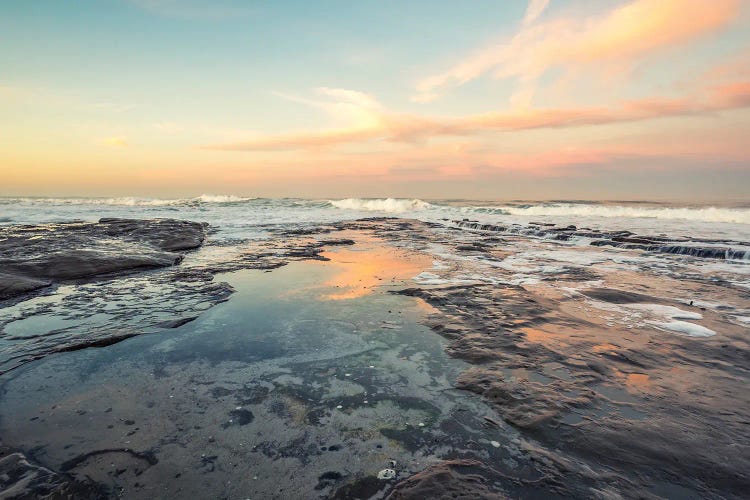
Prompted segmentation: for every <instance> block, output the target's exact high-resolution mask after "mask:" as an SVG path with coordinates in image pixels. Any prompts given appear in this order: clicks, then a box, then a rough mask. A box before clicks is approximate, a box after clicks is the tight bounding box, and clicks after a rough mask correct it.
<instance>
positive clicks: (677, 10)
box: [415, 0, 740, 104]
mask: <svg viewBox="0 0 750 500" xmlns="http://www.w3.org/2000/svg"><path fill="white" fill-rule="evenodd" d="M546 4H547V2H544V1H532V2H530V4H529V7H528V9H527V13H526V18H525V20H524V23H523V25H522V28H521V29H520V31H519V32H518V33H517V34H516V35H515V36H514V37H512V38H511V39H510V40H506V41H502V42H500V43H497V44H494V45H491V46H489V47H484V48H482V49H479V50H477V51H475V52H474V53H472V54H469V55H467V56H466V57H465V58H464V60H463V61H461V62H459V63H458V64H455V65H453V66H452V67H450V68H449V69H448V70H446V71H444V72H442V73H438V74H435V75H431V76H428V77H426V78H424V79H423V80H421V81H420V82H419V83H418V84H417V92H418V94H417V96H416V98H415V100H420V99H421V100H430V99H433V98H435V97H436V96H437V95H438V94H439V93H440V92H441V91H444V90H445V89H447V88H450V87H455V86H460V85H463V84H465V83H467V82H469V81H471V80H474V79H476V78H479V77H481V76H483V75H485V74H488V73H490V74H491V75H492V76H493V77H495V78H498V79H504V78H515V79H516V80H517V81H518V84H519V89H518V91H517V94H518V95H516V96H515V98H512V101H515V102H516V103H519V104H528V102H525V101H528V99H529V96H530V95H533V89H534V86H535V85H536V82H537V81H538V79H539V78H540V77H541V76H542V75H543V74H545V73H546V72H547V71H548V70H550V69H552V68H557V67H559V68H563V69H568V70H570V69H572V68H578V69H580V68H583V67H586V68H591V67H594V66H595V65H602V64H606V63H618V64H620V65H621V64H622V63H626V62H628V61H631V60H633V59H635V58H639V57H645V56H648V55H650V54H652V53H654V52H656V51H658V50H660V49H664V48H666V47H673V46H677V45H680V44H684V43H687V42H690V41H692V40H695V39H697V38H699V37H701V36H704V35H707V34H709V33H712V32H715V31H717V30H719V29H721V28H723V27H725V26H727V25H728V24H729V23H730V22H731V21H732V20H733V19H735V18H736V17H737V15H738V13H739V8H740V0H712V1H710V2H708V1H705V0H633V1H631V2H629V3H627V4H626V5H623V6H620V7H618V8H616V9H614V10H612V11H611V12H609V13H607V14H606V15H604V16H601V17H588V18H573V17H570V18H558V19H553V20H551V21H548V22H545V23H542V24H534V23H533V20H534V19H536V18H537V17H538V15H539V14H540V13H541V12H542V11H543V9H544V8H545V7H546Z"/></svg>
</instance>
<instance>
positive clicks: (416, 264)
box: [322, 245, 431, 300]
mask: <svg viewBox="0 0 750 500" xmlns="http://www.w3.org/2000/svg"><path fill="white" fill-rule="evenodd" d="M322 255H324V256H325V257H327V258H329V259H331V260H330V261H329V262H327V264H328V265H330V266H334V267H335V268H337V272H336V274H335V275H334V276H333V277H332V278H331V279H329V280H328V281H326V282H325V283H324V285H325V286H328V287H335V288H338V289H340V290H339V291H336V292H333V293H330V294H327V295H325V297H324V298H326V299H330V300H345V299H355V298H358V297H362V296H364V295H367V294H369V293H372V291H373V290H374V289H375V288H376V287H378V286H381V285H388V284H395V283H397V282H399V281H401V280H404V279H408V278H411V277H413V276H416V275H417V274H419V273H420V272H422V271H423V270H424V269H427V268H429V267H430V262H431V261H430V259H428V258H427V257H425V256H422V255H419V254H414V253H407V252H404V251H401V250H398V249H396V248H389V247H385V246H380V245H368V246H367V247H365V248H364V249H361V250H359V249H356V250H355V249H351V248H337V249H336V250H334V251H327V252H324V253H323V254H322Z"/></svg>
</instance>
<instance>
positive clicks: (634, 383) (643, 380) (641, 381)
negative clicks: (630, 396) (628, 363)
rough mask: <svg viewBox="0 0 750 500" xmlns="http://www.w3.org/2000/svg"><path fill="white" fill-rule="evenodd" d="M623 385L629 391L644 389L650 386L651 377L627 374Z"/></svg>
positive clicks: (642, 374)
mask: <svg viewBox="0 0 750 500" xmlns="http://www.w3.org/2000/svg"><path fill="white" fill-rule="evenodd" d="M625 385H627V386H628V388H630V389H645V388H646V387H648V386H650V385H651V377H649V376H648V375H646V374H645V373H629V374H628V378H627V379H626V380H625Z"/></svg>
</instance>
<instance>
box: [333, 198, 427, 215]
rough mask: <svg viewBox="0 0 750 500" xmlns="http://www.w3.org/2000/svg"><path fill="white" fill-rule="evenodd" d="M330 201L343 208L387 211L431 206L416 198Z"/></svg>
mask: <svg viewBox="0 0 750 500" xmlns="http://www.w3.org/2000/svg"><path fill="white" fill-rule="evenodd" d="M330 203H331V205H333V206H334V207H336V208H340V209H343V210H360V211H366V212H387V213H403V212H411V211H415V210H424V209H427V208H430V207H432V205H431V204H430V203H427V202H426V201H422V200H419V199H416V198H415V199H404V198H346V199H344V200H330Z"/></svg>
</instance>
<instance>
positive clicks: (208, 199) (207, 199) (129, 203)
mask: <svg viewBox="0 0 750 500" xmlns="http://www.w3.org/2000/svg"><path fill="white" fill-rule="evenodd" d="M253 199H255V198H243V197H240V196H235V195H231V194H219V195H214V194H202V195H200V196H196V197H195V198H139V197H135V196H121V197H114V198H6V199H5V201H6V203H14V202H15V203H26V204H52V205H113V206H123V207H141V206H143V207H167V206H180V205H195V204H198V203H217V204H220V203H239V202H243V201H250V200H253Z"/></svg>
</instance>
